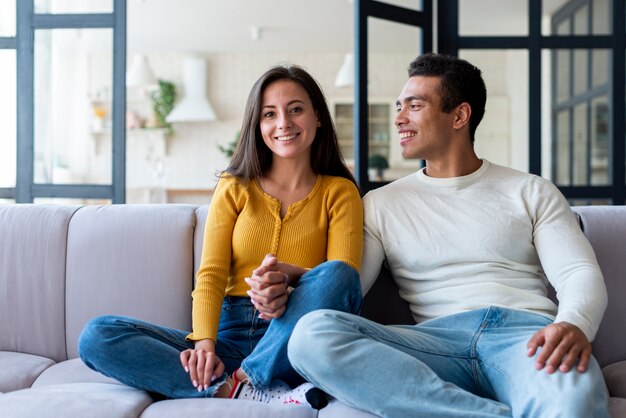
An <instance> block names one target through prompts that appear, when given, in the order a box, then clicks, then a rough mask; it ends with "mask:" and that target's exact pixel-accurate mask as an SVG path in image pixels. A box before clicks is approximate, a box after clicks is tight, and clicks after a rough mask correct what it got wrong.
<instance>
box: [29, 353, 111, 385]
mask: <svg viewBox="0 0 626 418" xmlns="http://www.w3.org/2000/svg"><path fill="white" fill-rule="evenodd" d="M82 382H87V383H110V384H118V385H121V383H120V382H118V381H117V380H115V379H112V378H110V377H106V376H105V375H103V374H101V373H98V372H96V371H93V370H91V369H90V368H89V367H87V366H86V365H85V363H83V361H82V360H81V359H78V358H75V359H72V360H66V361H62V362H61V363H57V364H55V365H54V366H52V367H49V368H47V369H46V370H45V371H44V372H43V373H41V375H40V376H39V377H38V378H37V380H35V382H34V383H33V385H32V387H33V388H38V387H42V386H50V385H59V384H62V383H82Z"/></svg>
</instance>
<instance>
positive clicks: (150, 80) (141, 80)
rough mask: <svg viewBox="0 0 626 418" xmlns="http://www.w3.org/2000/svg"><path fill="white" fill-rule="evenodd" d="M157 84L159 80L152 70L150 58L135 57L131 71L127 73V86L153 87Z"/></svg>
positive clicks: (138, 55)
mask: <svg viewBox="0 0 626 418" xmlns="http://www.w3.org/2000/svg"><path fill="white" fill-rule="evenodd" d="M156 84H157V80H156V77H155V76H154V73H153V72H152V68H150V63H149V62H148V58H146V56H145V55H140V54H137V55H135V56H134V57H133V62H132V64H131V66H130V69H129V70H128V72H127V73H126V86H128V87H136V86H153V85H156Z"/></svg>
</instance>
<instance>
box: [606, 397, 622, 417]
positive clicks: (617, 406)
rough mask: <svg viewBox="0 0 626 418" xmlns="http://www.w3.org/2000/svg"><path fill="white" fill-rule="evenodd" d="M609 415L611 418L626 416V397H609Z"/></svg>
mask: <svg viewBox="0 0 626 418" xmlns="http://www.w3.org/2000/svg"><path fill="white" fill-rule="evenodd" d="M609 416H610V417H611V418H626V399H624V398H609Z"/></svg>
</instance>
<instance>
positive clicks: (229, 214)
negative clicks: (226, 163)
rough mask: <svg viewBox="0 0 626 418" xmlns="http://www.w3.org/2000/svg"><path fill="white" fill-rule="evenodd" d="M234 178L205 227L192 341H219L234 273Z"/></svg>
mask: <svg viewBox="0 0 626 418" xmlns="http://www.w3.org/2000/svg"><path fill="white" fill-rule="evenodd" d="M237 185H238V182H237V180H236V179H235V178H233V177H223V178H221V179H220V181H219V182H218V184H217V187H216V188H215V192H214V194H213V198H212V199H211V205H210V207H209V214H208V217H207V221H206V225H205V228H204V241H203V242H204V243H203V247H202V258H201V261H200V268H199V269H198V273H197V274H196V286H195V289H194V291H193V293H192V298H193V303H192V310H191V317H192V333H191V334H189V335H188V336H187V339H188V340H192V341H198V340H202V339H205V338H211V339H213V340H215V341H216V340H217V330H218V326H219V320H220V314H221V310H222V303H223V301H224V294H225V292H226V285H227V284H228V277H229V274H230V264H231V254H232V248H231V245H232V235H233V228H234V226H235V222H236V221H237V217H238V215H239V210H238V200H239V197H240V194H241V192H240V188H239V187H238V186H237Z"/></svg>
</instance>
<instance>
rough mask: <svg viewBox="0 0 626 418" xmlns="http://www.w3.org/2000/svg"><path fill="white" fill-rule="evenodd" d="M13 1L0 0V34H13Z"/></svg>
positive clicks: (14, 18)
mask: <svg viewBox="0 0 626 418" xmlns="http://www.w3.org/2000/svg"><path fill="white" fill-rule="evenodd" d="M15 1H16V0H0V36H15V20H16V16H15Z"/></svg>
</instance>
